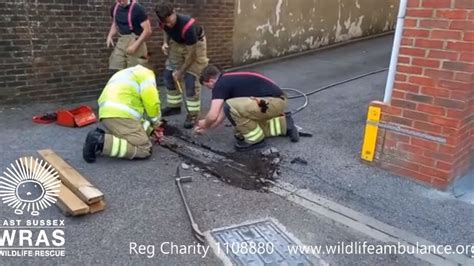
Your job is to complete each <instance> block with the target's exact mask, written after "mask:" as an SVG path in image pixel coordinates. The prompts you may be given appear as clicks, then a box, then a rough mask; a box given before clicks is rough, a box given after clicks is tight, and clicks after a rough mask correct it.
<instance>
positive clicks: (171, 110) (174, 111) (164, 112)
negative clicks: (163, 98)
mask: <svg viewBox="0 0 474 266" xmlns="http://www.w3.org/2000/svg"><path fill="white" fill-rule="evenodd" d="M179 114H181V107H165V108H163V109H161V116H170V115H179Z"/></svg>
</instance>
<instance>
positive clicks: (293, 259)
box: [211, 220, 313, 266]
mask: <svg viewBox="0 0 474 266" xmlns="http://www.w3.org/2000/svg"><path fill="white" fill-rule="evenodd" d="M211 236H212V237H213V238H214V240H215V241H216V243H215V245H214V251H215V252H216V254H217V255H218V256H219V257H222V256H224V257H226V258H227V259H228V260H230V262H231V263H232V264H233V265H301V266H303V265H313V263H312V262H311V261H310V260H309V258H308V257H307V256H305V255H303V254H298V253H297V254H290V251H289V249H288V247H290V246H296V245H297V243H296V242H295V240H293V239H292V238H291V237H290V236H288V235H287V234H286V233H285V232H284V230H283V229H282V228H280V226H278V225H277V223H275V222H274V221H272V220H265V221H259V222H254V223H251V224H245V225H236V226H232V227H227V228H223V229H216V230H213V231H212V232H211Z"/></svg>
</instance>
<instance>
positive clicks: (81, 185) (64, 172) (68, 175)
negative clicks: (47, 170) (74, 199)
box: [38, 149, 104, 204]
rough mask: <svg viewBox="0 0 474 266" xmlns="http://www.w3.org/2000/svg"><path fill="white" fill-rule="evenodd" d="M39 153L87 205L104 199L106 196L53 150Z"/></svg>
mask: <svg viewBox="0 0 474 266" xmlns="http://www.w3.org/2000/svg"><path fill="white" fill-rule="evenodd" d="M38 153H39V154H40V155H41V156H42V157H43V158H44V159H45V160H46V161H47V162H48V163H49V164H51V165H52V166H53V167H54V168H55V169H56V170H57V171H58V173H59V178H60V179H61V181H62V182H63V183H64V184H65V185H66V186H67V187H68V188H70V189H71V191H72V192H74V193H75V194H76V195H77V196H78V197H79V198H80V199H82V200H83V201H84V202H85V203H87V204H92V203H96V202H99V201H101V200H102V199H104V194H103V193H102V192H100V190H98V189H97V188H96V187H94V186H93V185H92V184H91V183H90V182H89V181H87V179H86V178H84V177H83V176H82V175H81V174H80V173H79V172H78V171H76V169H74V168H73V167H72V166H70V165H69V164H68V163H66V162H65V161H64V160H63V159H62V158H61V157H59V156H58V155H57V154H56V153H55V152H54V151H52V150H49V149H48V150H40V151H38Z"/></svg>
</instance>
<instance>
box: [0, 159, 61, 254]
mask: <svg viewBox="0 0 474 266" xmlns="http://www.w3.org/2000/svg"><path fill="white" fill-rule="evenodd" d="M60 185H61V181H59V179H58V173H57V171H56V170H55V169H54V168H53V167H52V166H51V165H49V164H47V163H46V162H43V161H39V160H38V159H33V158H32V157H30V158H28V159H26V158H21V159H19V160H16V161H15V163H14V164H13V163H12V164H10V167H8V168H7V170H6V171H5V172H3V176H0V198H1V200H2V203H3V204H5V205H6V206H8V207H11V208H13V209H14V210H15V211H14V213H15V214H16V215H23V214H24V213H25V212H26V213H29V214H30V215H32V216H38V215H39V214H40V211H41V210H44V209H46V208H48V207H50V206H51V205H54V204H55V203H56V200H57V197H58V193H59V187H60ZM0 222H1V224H0V257H2V256H3V257H62V256H65V248H64V244H65V234H64V228H65V227H64V220H53V219H46V220H40V219H28V220H21V219H11V220H7V219H5V220H3V221H0Z"/></svg>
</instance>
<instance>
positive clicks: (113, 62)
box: [107, 0, 151, 71]
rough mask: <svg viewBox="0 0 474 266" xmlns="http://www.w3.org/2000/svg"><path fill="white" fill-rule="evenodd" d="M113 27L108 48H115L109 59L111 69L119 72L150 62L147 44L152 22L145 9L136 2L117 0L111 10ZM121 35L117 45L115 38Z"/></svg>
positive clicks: (133, 0) (108, 38)
mask: <svg viewBox="0 0 474 266" xmlns="http://www.w3.org/2000/svg"><path fill="white" fill-rule="evenodd" d="M111 16H112V25H111V26H110V31H109V34H108V36H107V47H110V46H115V48H114V50H113V52H112V54H111V55H110V58H109V69H111V70H114V71H117V70H120V69H124V68H127V67H131V66H135V65H138V64H142V65H145V64H146V63H147V62H148V51H147V47H146V44H145V41H146V39H148V37H150V35H151V25H150V20H149V19H148V16H147V14H146V10H145V8H144V7H143V6H142V5H140V4H138V3H137V2H136V0H117V2H116V3H115V4H114V5H113V6H112V9H111ZM117 33H118V34H119V38H118V40H117V43H116V44H114V41H113V38H114V36H115V35H116V34H117Z"/></svg>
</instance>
